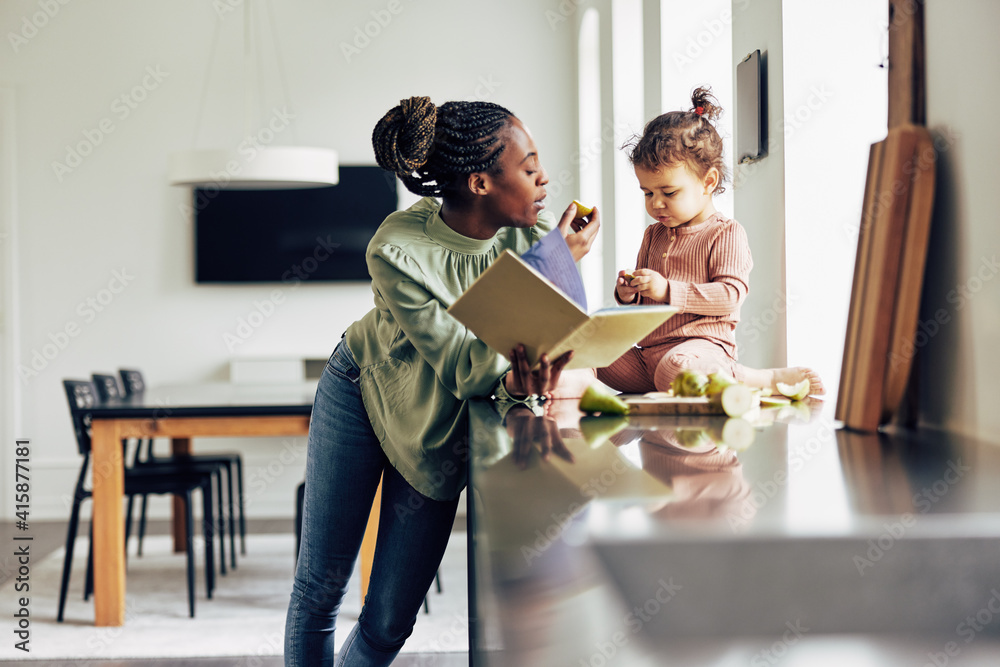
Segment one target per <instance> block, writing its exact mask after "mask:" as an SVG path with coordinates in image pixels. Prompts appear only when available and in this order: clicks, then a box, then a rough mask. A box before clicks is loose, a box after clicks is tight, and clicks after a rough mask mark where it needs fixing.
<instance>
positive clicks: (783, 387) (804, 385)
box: [774, 378, 809, 401]
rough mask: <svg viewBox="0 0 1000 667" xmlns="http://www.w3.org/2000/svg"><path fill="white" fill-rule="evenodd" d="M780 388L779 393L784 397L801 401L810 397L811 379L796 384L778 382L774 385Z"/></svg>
mask: <svg viewBox="0 0 1000 667" xmlns="http://www.w3.org/2000/svg"><path fill="white" fill-rule="evenodd" d="M774 386H775V387H777V388H778V392H779V393H781V394H782V395H783V396H787V397H788V398H790V399H792V400H793V401H801V400H802V399H803V398H805V397H806V396H808V395H809V378H806V379H805V380H802V382H798V383H796V384H785V383H784V382H778V383H776V384H775V385H774Z"/></svg>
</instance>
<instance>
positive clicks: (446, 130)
mask: <svg viewBox="0 0 1000 667" xmlns="http://www.w3.org/2000/svg"><path fill="white" fill-rule="evenodd" d="M513 117H514V114H512V113H511V112H510V111H508V110H507V109H505V108H504V107H502V106H500V105H499V104H493V103H492V102H479V101H475V102H445V103H444V104H442V105H441V106H435V105H434V103H433V102H431V100H430V98H429V97H411V98H409V99H405V100H402V101H400V103H399V105H398V106H395V107H393V108H392V109H390V110H389V111H388V112H387V113H386V114H385V116H383V117H382V119H381V120H379V122H378V123H377V124H376V125H375V130H374V131H373V132H372V147H373V148H374V149H375V160H376V161H377V162H378V164H379V166H380V167H382V168H383V169H385V170H387V171H391V172H394V173H395V174H396V175H397V176H399V178H400V180H402V181H403V185H405V186H406V189H407V190H409V191H410V192H412V193H414V194H417V195H421V196H434V197H439V196H443V195H448V194H454V193H455V192H456V188H457V187H458V186H459V184H460V183H461V182H462V179H463V177H465V176H468V175H469V174H472V173H475V172H486V173H491V174H493V173H498V172H499V165H498V160H499V159H500V154H501V153H502V152H503V149H504V142H503V140H502V137H501V136H500V135H501V131H502V130H503V129H504V128H505V127H507V125H508V124H509V123H510V120H511V118H513Z"/></svg>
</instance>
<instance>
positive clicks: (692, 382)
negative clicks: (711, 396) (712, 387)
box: [670, 369, 708, 396]
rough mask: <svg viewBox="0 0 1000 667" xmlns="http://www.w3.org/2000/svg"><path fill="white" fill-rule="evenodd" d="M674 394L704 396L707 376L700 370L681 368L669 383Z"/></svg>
mask: <svg viewBox="0 0 1000 667" xmlns="http://www.w3.org/2000/svg"><path fill="white" fill-rule="evenodd" d="M670 387H671V389H673V390H674V396H704V395H705V389H707V388H708V376H707V375H705V374H704V373H702V372H701V371H694V370H691V369H685V370H682V371H681V372H680V373H678V374H677V377H675V378H674V381H673V383H672V384H671V385H670Z"/></svg>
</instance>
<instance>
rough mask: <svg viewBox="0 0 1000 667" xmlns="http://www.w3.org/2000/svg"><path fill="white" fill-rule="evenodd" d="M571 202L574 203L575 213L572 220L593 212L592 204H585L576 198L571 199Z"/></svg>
mask: <svg viewBox="0 0 1000 667" xmlns="http://www.w3.org/2000/svg"><path fill="white" fill-rule="evenodd" d="M573 203H574V204H576V215H574V216H573V219H574V220H579V219H580V218H583V217H586V216H588V215H590V214H591V213H593V212H594V207H593V206H585V205H583V204H581V203H580V202H579V201H577V200H576V199H574V200H573Z"/></svg>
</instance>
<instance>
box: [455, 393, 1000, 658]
mask: <svg viewBox="0 0 1000 667" xmlns="http://www.w3.org/2000/svg"><path fill="white" fill-rule="evenodd" d="M471 435H472V437H471V454H472V461H471V469H470V485H471V488H472V491H473V493H472V494H470V496H471V506H470V531H471V537H472V541H471V547H470V548H471V552H470V557H471V559H472V561H473V565H474V572H475V586H474V588H475V597H474V611H471V612H470V613H471V614H472V616H473V618H474V620H475V621H476V623H475V632H476V646H477V648H476V651H475V654H476V663H475V664H487V665H518V666H519V667H521V666H528V665H574V666H575V665H605V664H606V665H619V664H620V665H646V664H650V665H654V664H656V665H660V664H685V665H697V664H714V662H712V661H709V658H707V657H705V658H704V660H705V662H700V661H701V660H703V658H701V657H695V656H701V655H705V656H708V655H711V656H714V657H712V658H711V660H716V659H718V657H719V655H721V653H720V652H719V651H721V652H722V653H725V651H722V648H723V647H724V646H729V647H730V649H731V650H732V651H734V652H735V654H738V655H743V656H745V658H746V660H744V661H743V662H734V663H733V664H748V662H749V661H750V660H751V659H752V658H753V657H754V656H756V655H759V654H760V651H762V650H764V649H765V648H766V647H768V646H772V645H773V644H774V643H775V642H776V641H784V640H782V638H783V637H790V636H794V637H795V642H794V643H795V647H794V649H793V647H792V646H791V645H790V644H789V645H788V646H786V647H785V648H786V649H787V651H788V655H789V656H793V654H794V653H795V651H798V652H799V653H800V654H803V655H806V654H808V652H809V651H811V650H817V649H816V646H819V645H824V646H826V645H827V644H824V642H826V643H828V642H830V641H831V638H835V637H840V638H844V642H846V643H844V644H843V645H844V646H847V645H848V644H850V645H852V646H855V648H856V647H857V645H859V642H860V645H863V646H866V647H867V648H866V650H868V652H869V653H870V654H871V655H878V654H879V651H882V650H887V651H890V653H887V654H885V655H890V654H891V655H894V656H895V655H902V654H900V653H898V651H900V650H901V651H903V652H904V653H905V652H906V651H917V652H916V653H913V655H914V656H916V657H914V658H913V660H915V661H917V662H916V664H922V663H920V662H919V660H920V659H921V658H920V656H922V655H924V654H922V653H919V651H918V648H919V647H920V646H922V644H921V643H920V642H916V643H912V642H911V643H905V644H904V645H903V646H897V645H895V644H893V643H892V642H893V641H895V640H893V639H892V638H893V637H898V636H899V635H900V634H901V633H902V634H908V633H919V634H920V635H921V636H922V637H923V639H922V640H921V641H923V642H925V643H926V645H927V646H928V647H929V648H928V649H927V650H928V651H931V650H933V649H934V647H935V646H938V645H941V646H944V645H945V644H946V643H947V642H948V641H950V640H955V641H958V639H957V638H956V636H955V635H956V630H955V628H956V624H957V623H959V622H960V621H961V619H962V618H964V617H965V616H967V615H968V614H973V615H974V614H975V613H976V611H977V610H979V609H980V608H981V607H982V606H983V605H984V604H986V602H988V600H987V598H988V597H989V591H990V590H991V587H993V586H998V585H1000V561H998V560H997V559H996V558H995V554H996V553H997V549H998V547H1000V484H997V483H996V482H997V480H1000V447H996V446H992V445H989V444H985V443H981V442H974V441H971V440H968V439H964V438H960V437H957V436H952V435H948V434H943V433H936V432H923V431H920V432H908V431H904V430H895V431H891V432H886V433H878V434H858V433H852V432H847V431H843V430H839V429H838V424H836V423H835V422H834V421H833V419H832V411H831V410H830V409H829V406H828V405H827V404H825V403H823V402H822V401H818V400H814V399H811V400H810V401H809V402H808V403H805V402H803V403H801V404H796V405H794V406H785V407H783V408H772V409H770V410H767V411H764V412H762V413H757V414H754V415H750V416H749V419H746V420H744V419H740V420H727V419H726V418H723V417H694V416H683V417H681V416H677V417H666V416H643V417H631V418H622V417H589V416H584V415H582V414H581V413H580V412H579V411H578V410H577V408H576V403H575V401H550V402H549V403H548V404H547V405H546V406H545V412H544V414H537V415H536V414H534V413H532V412H531V411H529V410H527V409H525V408H517V409H515V410H512V411H511V412H510V413H508V414H507V415H506V417H505V419H504V420H501V419H500V416H499V415H498V414H497V412H496V410H495V409H494V407H493V405H492V404H491V403H487V402H483V403H474V404H473V405H472V408H471ZM956 563H958V564H960V565H961V567H956ZM797 624H798V625H797ZM997 625H1000V623H997ZM789 628H795V629H796V632H799V633H800V635H801V636H799V635H795V633H794V632H792V631H791V630H789ZM789 633H791V634H789ZM991 634H992V631H991V630H990V628H989V627H984V630H983V632H982V635H983V636H978V634H977V642H978V645H977V649H976V651H977V652H979V653H982V652H983V651H986V652H987V654H988V655H989V656H991V657H994V658H995V657H996V656H997V655H1000V648H998V649H997V653H992V652H990V651H991V650H992V648H997V646H1000V644H996V645H994V641H995V640H994V639H993V638H992V637H991V636H988V635H991ZM698 638H703V639H707V638H711V639H712V645H713V646H715V647H716V649H718V651H716V652H714V653H713V652H712V651H709V652H708V653H706V652H705V644H704V642H703V641H698ZM938 638H940V639H941V641H940V642H938ZM719 642H722V643H721V644H720V643H719ZM851 642H854V643H853V644H851ZM786 643H787V642H786ZM825 650H831V649H829V648H827V649H825ZM892 651H896V653H893V652H892ZM966 655H967V656H971V655H972V654H971V653H969V652H967V653H966ZM680 656H688V658H686V660H687V661H684V660H680V661H677V662H675V660H677V659H678V658H679V657H680ZM668 657H669V658H670V659H668ZM924 657H926V656H924ZM760 664H768V663H766V662H764V663H760ZM789 664H794V663H789ZM803 664H805V663H803ZM873 664H874V663H873ZM882 664H891V663H890V662H884V663H882ZM970 664H973V663H970Z"/></svg>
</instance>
